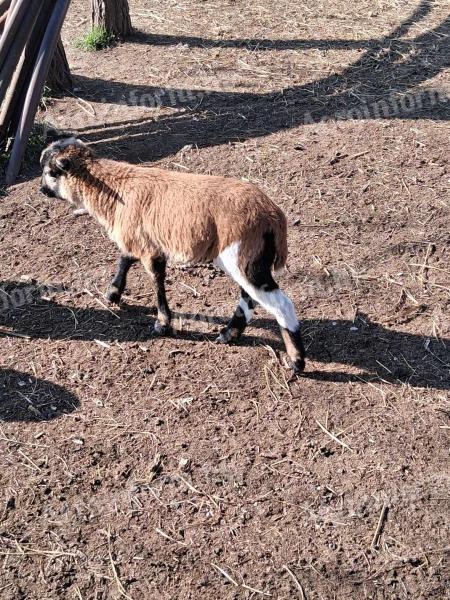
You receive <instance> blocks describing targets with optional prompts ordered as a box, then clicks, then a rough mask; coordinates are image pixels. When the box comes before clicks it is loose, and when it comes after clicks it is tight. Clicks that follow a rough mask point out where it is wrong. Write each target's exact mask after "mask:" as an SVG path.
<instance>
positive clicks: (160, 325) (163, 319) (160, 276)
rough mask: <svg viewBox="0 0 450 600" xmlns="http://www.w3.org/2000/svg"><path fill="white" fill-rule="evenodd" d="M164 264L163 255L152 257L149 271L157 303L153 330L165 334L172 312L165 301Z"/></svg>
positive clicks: (168, 327) (158, 333)
mask: <svg viewBox="0 0 450 600" xmlns="http://www.w3.org/2000/svg"><path fill="white" fill-rule="evenodd" d="M166 264H167V263H166V259H165V258H164V257H163V256H158V257H155V258H152V259H151V264H150V272H151V274H152V277H153V279H154V282H155V287H156V297H157V305H158V317H157V319H156V321H155V325H154V328H153V332H154V333H155V334H157V335H164V334H166V333H167V332H168V331H169V329H170V322H171V320H172V313H171V311H170V308H169V304H168V303H167V297H166V288H165V285H164V281H165V278H166Z"/></svg>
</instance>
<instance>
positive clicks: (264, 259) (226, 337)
mask: <svg viewBox="0 0 450 600" xmlns="http://www.w3.org/2000/svg"><path fill="white" fill-rule="evenodd" d="M41 166H42V168H43V174H42V180H41V190H42V191H43V192H44V193H45V194H47V195H48V196H52V197H57V198H61V199H63V200H67V201H69V202H70V203H72V204H74V205H75V206H76V207H77V208H86V209H87V211H88V212H89V213H90V214H91V215H92V216H93V217H95V218H96V219H97V220H98V221H99V223H100V224H101V225H103V226H104V227H105V229H106V231H107V233H108V235H109V237H110V238H111V239H112V240H113V241H114V242H115V243H116V244H117V245H118V247H119V248H120V251H121V258H120V261H119V266H118V270H117V273H116V275H115V277H114V279H113V281H112V283H111V286H110V288H109V290H108V294H107V298H108V300H109V301H111V302H117V303H118V302H119V301H120V298H121V295H122V292H123V290H124V289H125V285H126V277H127V273H128V271H129V269H130V267H131V265H132V264H133V263H134V262H136V261H137V260H140V261H141V262H142V264H143V265H144V267H145V269H146V270H147V272H148V273H149V274H150V276H151V277H152V279H153V281H154V284H155V286H156V291H157V304H158V317H157V320H156V322H155V325H154V332H155V333H157V334H163V333H165V332H166V331H167V330H168V329H169V328H170V321H171V312H170V309H169V306H168V304H167V299H166V293H165V288H164V279H165V272H166V261H167V260H170V261H171V262H174V263H179V264H195V263H199V262H207V261H212V262H213V263H214V264H215V265H217V266H219V267H220V268H221V269H222V270H223V271H225V272H226V273H227V274H228V275H230V276H231V277H232V278H233V279H234V280H235V281H236V283H238V285H239V286H240V288H241V298H240V301H239V305H238V307H237V309H236V311H235V313H234V315H233V317H232V318H231V320H230V322H229V323H228V325H227V326H226V327H225V328H224V329H223V330H222V332H221V334H220V336H219V337H218V338H217V339H218V341H220V342H230V341H233V340H236V339H238V338H239V337H240V336H241V334H242V332H243V331H244V329H245V327H246V325H247V324H248V322H249V321H250V319H251V317H252V313H253V309H254V306H255V303H259V304H261V306H263V307H264V308H265V309H266V310H268V311H269V312H270V313H271V314H272V315H273V316H274V317H275V318H276V320H277V321H278V324H279V325H280V328H281V334H282V337H283V340H284V343H285V346H286V350H287V353H288V355H289V358H290V359H291V361H292V367H293V369H294V371H295V372H296V373H300V372H301V371H302V370H303V369H304V364H305V361H304V357H305V352H304V347H303V343H302V338H301V334H300V325H299V322H298V319H297V316H296V314H295V309H294V305H293V304H292V302H291V300H290V299H289V298H288V297H287V296H286V295H285V294H284V293H283V292H282V291H281V290H280V289H279V287H278V285H277V283H276V282H275V281H274V279H273V277H272V269H273V270H279V269H281V268H282V267H284V265H285V263H286V258H287V223H286V217H285V216H284V214H283V212H282V211H281V209H280V208H279V207H278V206H277V205H276V204H274V203H273V202H272V201H271V200H270V199H269V198H268V197H267V196H266V195H265V194H263V192H261V190H259V189H258V188H257V187H256V186H254V185H252V184H250V183H245V182H243V181H239V180H236V179H230V178H224V177H212V176H208V175H197V174H192V173H180V172H177V171H165V170H163V169H159V168H154V167H148V166H141V165H139V166H138V165H131V164H128V163H124V162H117V161H113V160H106V159H100V158H97V157H96V156H95V155H94V153H93V152H92V150H91V149H90V148H88V147H87V146H86V145H85V144H83V142H81V141H80V140H76V139H74V138H68V139H64V140H60V141H57V142H54V143H53V144H51V145H50V146H49V147H48V148H47V149H46V150H44V152H43V153H42V156H41Z"/></svg>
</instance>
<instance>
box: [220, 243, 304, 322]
mask: <svg viewBox="0 0 450 600" xmlns="http://www.w3.org/2000/svg"><path fill="white" fill-rule="evenodd" d="M239 246H240V242H233V243H232V244H230V245H229V246H227V247H226V248H225V250H224V251H223V252H221V253H220V254H219V256H218V257H217V258H216V259H215V260H214V264H215V265H217V266H218V267H220V268H221V269H222V270H223V271H225V273H227V275H229V276H230V277H232V278H233V279H234V280H235V281H236V283H238V284H239V285H240V286H241V287H242V288H244V290H245V291H246V292H247V294H248V295H249V296H251V297H252V298H253V300H256V302H258V303H259V304H261V306H263V307H264V308H265V309H266V310H267V311H268V312H270V313H271V314H272V315H273V316H274V317H275V319H276V320H277V321H278V324H279V325H280V327H284V328H285V329H289V331H296V329H298V326H299V323H298V319H297V315H296V314H295V308H294V305H293V304H292V302H291V300H290V299H289V298H288V297H287V296H286V294H284V293H283V292H282V291H281V290H279V289H277V290H273V291H271V292H266V291H264V290H262V289H260V288H256V287H255V286H254V285H252V284H251V283H250V282H249V281H248V279H247V278H246V277H245V275H244V274H243V273H241V271H240V269H239V266H238V255H239ZM239 306H241V303H240V302H239ZM241 308H242V310H244V314H245V318H246V319H247V315H246V313H245V309H244V307H243V306H241ZM247 309H248V307H247ZM248 310H250V309H248Z"/></svg>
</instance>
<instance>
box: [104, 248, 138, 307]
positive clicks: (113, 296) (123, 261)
mask: <svg viewBox="0 0 450 600" xmlns="http://www.w3.org/2000/svg"><path fill="white" fill-rule="evenodd" d="M135 262H137V258H133V257H132V256H125V255H123V254H122V255H121V256H120V258H119V264H118V265H117V271H116V274H115V275H114V279H113V280H112V281H111V284H110V286H109V289H108V292H107V293H106V299H107V300H108V302H112V303H113V304H119V302H120V299H121V297H122V294H123V291H124V289H125V286H126V284H127V275H128V271H129V270H130V267H131V265H133V264H134V263H135Z"/></svg>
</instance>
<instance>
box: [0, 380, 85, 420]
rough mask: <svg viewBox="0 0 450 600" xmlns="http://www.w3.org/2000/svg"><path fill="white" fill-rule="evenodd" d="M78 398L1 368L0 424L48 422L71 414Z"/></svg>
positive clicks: (50, 383) (51, 384)
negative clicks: (10, 422)
mask: <svg viewBox="0 0 450 600" xmlns="http://www.w3.org/2000/svg"><path fill="white" fill-rule="evenodd" d="M79 405H80V402H79V400H78V398H77V397H76V396H75V395H74V394H72V393H71V392H69V391H68V390H66V389H65V388H64V387H62V386H60V385H57V384H56V383H52V382H50V381H46V380H44V379H38V378H36V377H34V375H30V374H28V373H21V372H20V371H15V370H13V369H0V423H1V422H7V421H8V422H9V421H36V422H40V421H51V420H53V419H56V418H58V417H61V416H62V415H65V414H68V413H71V412H73V411H74V410H76V409H77V407H78V406H79Z"/></svg>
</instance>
